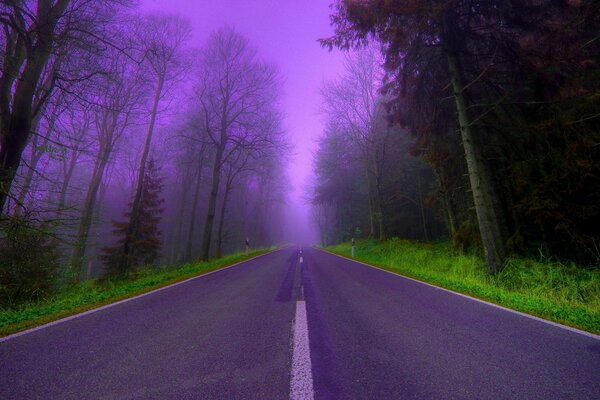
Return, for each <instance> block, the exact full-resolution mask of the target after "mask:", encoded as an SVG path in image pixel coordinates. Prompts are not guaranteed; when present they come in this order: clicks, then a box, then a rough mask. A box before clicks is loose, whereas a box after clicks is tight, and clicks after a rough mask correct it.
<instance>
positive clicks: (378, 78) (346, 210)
mask: <svg viewBox="0 0 600 400" xmlns="http://www.w3.org/2000/svg"><path fill="white" fill-rule="evenodd" d="M381 64H382V60H381V57H380V56H379V55H378V50H377V49H376V48H375V47H373V46H371V47H367V48H365V49H361V50H358V51H356V52H354V53H352V54H349V55H348V56H346V59H345V63H344V72H343V73H342V75H341V76H340V77H338V78H337V79H335V80H332V81H329V82H326V83H325V84H324V85H323V88H322V90H321V97H322V99H321V104H322V106H321V109H322V113H323V114H324V116H325V120H326V129H325V132H324V133H323V136H322V137H321V138H320V140H319V147H318V150H317V152H316V154H315V160H314V166H315V181H314V183H313V186H312V188H311V193H310V197H311V199H312V203H313V216H314V220H315V223H316V224H317V226H318V227H319V231H320V234H321V239H322V243H323V244H324V245H327V244H332V243H333V242H336V241H339V240H349V239H350V238H352V237H361V236H369V237H375V238H378V239H379V240H383V239H385V238H386V237H388V236H398V235H400V236H403V237H407V238H412V239H422V240H429V239H430V238H433V237H439V236H440V235H442V234H444V233H445V229H444V228H443V226H442V224H441V222H442V220H441V219H440V215H438V212H437V211H435V210H430V209H426V206H425V203H426V202H427V201H428V198H429V196H430V195H431V191H432V190H433V186H434V176H433V173H432V171H431V169H430V168H429V167H428V166H427V165H426V164H425V163H424V162H423V161H421V160H420V159H419V158H418V157H416V156H415V155H412V154H413V153H414V147H415V146H416V142H415V141H414V140H413V139H412V138H411V137H410V136H409V135H408V133H407V132H406V131H405V130H402V129H400V128H399V127H398V126H391V125H390V123H389V121H388V120H389V113H388V111H387V109H386V107H385V103H386V101H387V99H386V98H385V96H383V95H382V93H381V87H382V79H383V76H384V74H383V69H382V65H381Z"/></svg>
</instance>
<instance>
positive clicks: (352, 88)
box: [321, 47, 388, 239]
mask: <svg viewBox="0 0 600 400" xmlns="http://www.w3.org/2000/svg"><path fill="white" fill-rule="evenodd" d="M344 67H345V68H344V69H345V71H344V73H343V75H342V76H341V77H340V78H339V79H337V80H334V81H331V82H328V83H326V84H325V86H324V87H323V89H322V90H321V95H322V98H323V104H322V107H323V112H324V113H325V114H326V116H327V119H328V120H329V121H330V124H331V125H332V126H335V129H338V130H340V131H344V132H346V133H347V134H348V135H349V136H350V137H351V138H352V140H353V142H354V143H355V144H356V145H357V146H358V147H359V148H360V151H361V154H362V159H363V160H362V161H363V164H364V173H365V177H366V182H367V186H368V191H369V210H370V211H369V221H370V230H371V236H374V235H375V233H376V231H377V232H378V236H379V238H380V239H383V238H384V235H385V233H384V232H385V229H384V218H383V209H382V202H383V199H382V193H381V180H382V174H383V165H384V159H385V154H386V144H387V136H388V129H387V127H386V126H385V122H384V121H383V111H384V110H383V107H382V105H381V95H380V93H379V88H380V86H381V81H382V78H383V69H382V67H381V56H380V55H379V54H378V52H377V49H376V48H375V47H368V48H366V49H361V50H357V51H356V52H355V53H353V54H351V55H348V56H346V59H345V63H344ZM376 226H377V228H376Z"/></svg>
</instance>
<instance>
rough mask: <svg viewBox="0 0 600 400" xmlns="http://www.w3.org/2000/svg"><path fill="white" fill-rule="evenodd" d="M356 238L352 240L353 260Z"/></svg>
mask: <svg viewBox="0 0 600 400" xmlns="http://www.w3.org/2000/svg"><path fill="white" fill-rule="evenodd" d="M354 244H355V243H354V238H352V258H354Z"/></svg>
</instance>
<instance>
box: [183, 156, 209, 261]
mask: <svg viewBox="0 0 600 400" xmlns="http://www.w3.org/2000/svg"><path fill="white" fill-rule="evenodd" d="M204 150H205V145H202V148H201V149H200V164H199V166H198V180H197V181H196V188H195V190H194V200H193V202H192V216H191V218H190V228H189V231H188V238H187V246H186V248H185V259H186V260H187V261H191V260H192V243H193V240H194V227H195V225H196V211H197V210H198V197H199V195H200V187H201V186H202V170H203V169H204Z"/></svg>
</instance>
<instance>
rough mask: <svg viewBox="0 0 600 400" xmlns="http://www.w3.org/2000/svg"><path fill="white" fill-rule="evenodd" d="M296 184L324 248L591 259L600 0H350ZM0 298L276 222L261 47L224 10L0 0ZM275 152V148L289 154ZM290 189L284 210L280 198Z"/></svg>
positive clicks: (259, 242)
mask: <svg viewBox="0 0 600 400" xmlns="http://www.w3.org/2000/svg"><path fill="white" fill-rule="evenodd" d="M330 12H331V15H330V20H331V29H332V31H331V32H332V35H331V36H329V37H320V38H319V37H314V38H312V39H311V40H313V41H314V43H313V44H314V46H320V47H322V50H323V54H324V55H327V51H326V50H342V51H344V56H343V65H342V68H341V73H339V74H338V75H336V76H335V77H333V78H328V79H324V80H323V82H322V85H321V87H320V96H318V98H312V99H311V100H310V101H312V102H313V103H314V107H315V109H316V111H315V112H317V113H318V114H319V115H320V116H322V117H323V121H324V125H323V132H321V134H320V136H319V138H318V140H317V143H316V147H315V152H314V157H313V176H312V178H311V181H310V182H309V184H308V185H307V187H306V188H304V193H305V198H306V199H305V201H306V203H307V207H310V209H311V217H312V222H313V223H314V230H315V231H318V236H319V237H320V245H321V246H323V247H327V246H331V245H335V244H339V243H342V242H348V241H350V240H351V239H352V238H354V239H368V240H372V241H376V242H378V243H385V242H386V241H387V240H398V239H402V240H412V241H420V242H424V243H440V242H443V243H448V242H451V243H452V245H451V246H452V248H453V251H454V252H455V254H475V255H477V257H480V258H481V259H482V260H485V265H486V266H487V273H488V275H489V276H496V275H497V274H498V273H500V272H501V271H503V269H504V268H505V266H506V262H507V260H510V259H511V258H514V257H525V258H528V257H529V258H532V257H533V258H536V259H543V260H550V261H558V262H562V261H564V262H569V263H575V265H577V268H579V269H581V270H586V271H594V270H595V271H597V266H598V264H599V262H600V190H598V189H599V187H600V185H599V183H600V182H599V180H600V153H599V152H600V146H598V143H600V129H599V128H600V125H599V124H600V111H599V110H600V72H599V71H600V69H599V68H598V64H599V63H600V58H599V57H600V39H599V37H598V29H597V27H598V26H600V7H598V5H597V4H596V2H594V1H583V0H581V1H579V0H578V1H571V0H569V1H567V0H552V1H550V0H548V1H529V0H521V1H514V2H505V1H499V0H497V1H495V0H485V1H441V0H439V1H438V0H436V1H425V0H414V1H384V0H371V1H360V2H356V1H350V0H339V1H336V2H334V3H333V4H332V5H331V7H330ZM0 23H1V24H2V34H1V35H0V65H1V76H0V209H1V214H0V303H1V305H2V306H6V307H9V308H10V307H13V306H18V305H19V304H22V303H27V302H31V301H36V300H38V299H42V298H45V297H47V296H49V295H51V294H52V293H53V292H55V291H57V290H59V289H60V288H65V287H74V286H77V285H79V284H80V283H83V282H86V281H89V280H94V281H97V282H100V283H101V282H111V281H113V280H119V279H121V280H122V279H129V278H131V279H133V278H132V277H134V276H135V275H136V274H138V273H139V270H140V269H142V268H144V267H147V266H154V267H158V266H166V265H171V266H176V265H182V264H185V263H193V262H200V261H208V260H209V259H219V258H221V257H222V256H224V255H227V254H231V253H235V252H239V251H246V252H248V250H249V249H250V248H253V249H258V248H266V247H268V246H271V245H274V244H281V243H283V242H284V240H285V238H286V237H289V236H286V234H287V233H289V232H290V231H291V230H293V229H299V228H297V227H295V226H292V227H289V226H288V227H286V225H285V223H283V221H284V220H285V215H286V213H289V204H287V202H288V200H289V194H290V192H291V191H292V190H293V188H292V187H291V184H290V178H289V171H290V170H289V168H288V165H289V164H290V161H292V159H293V154H294V151H295V150H294V146H293V143H292V142H291V141H290V135H288V134H287V132H286V128H285V119H286V117H285V114H286V111H287V110H284V107H283V105H282V97H283V92H284V82H285V80H286V78H287V77H284V76H282V75H281V73H280V71H279V67H278V66H277V65H276V64H275V63H273V62H270V61H269V60H268V59H266V58H264V57H262V56H261V55H260V54H261V53H259V49H258V48H257V47H256V46H255V45H254V44H253V43H252V42H251V41H250V40H249V39H247V38H246V37H245V36H244V35H243V34H241V33H240V32H238V31H237V30H236V28H234V27H233V26H228V25H226V24H225V25H223V26H222V27H221V28H219V29H217V30H215V31H213V32H212V33H211V34H210V35H208V36H207V38H206V40H204V41H203V42H198V41H194V40H192V32H193V29H192V25H191V22H190V20H189V19H188V18H187V17H184V16H182V15H178V14H175V13H166V12H158V11H156V12H146V11H142V10H141V9H140V5H139V4H138V3H136V2H130V1H128V0H102V1H89V0H70V1H69V0H56V1H51V0H39V1H19V0H14V1H12V0H11V1H3V2H2V3H1V4H0ZM291 164H293V162H291ZM286 210H287V211H286Z"/></svg>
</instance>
